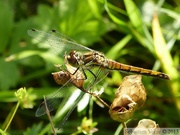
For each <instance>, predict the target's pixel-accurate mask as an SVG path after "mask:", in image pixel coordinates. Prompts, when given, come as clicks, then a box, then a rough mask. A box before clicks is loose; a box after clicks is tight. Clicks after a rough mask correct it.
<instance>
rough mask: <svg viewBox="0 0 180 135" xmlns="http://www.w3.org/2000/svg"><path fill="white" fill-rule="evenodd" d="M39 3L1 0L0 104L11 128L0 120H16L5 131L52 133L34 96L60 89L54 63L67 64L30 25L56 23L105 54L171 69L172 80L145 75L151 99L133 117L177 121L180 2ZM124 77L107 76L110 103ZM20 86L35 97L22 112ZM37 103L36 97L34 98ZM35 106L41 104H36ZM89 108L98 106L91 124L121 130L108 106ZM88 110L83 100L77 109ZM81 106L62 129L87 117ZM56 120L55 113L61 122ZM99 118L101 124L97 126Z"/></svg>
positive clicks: (77, 0)
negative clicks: (30, 31) (18, 95)
mask: <svg viewBox="0 0 180 135" xmlns="http://www.w3.org/2000/svg"><path fill="white" fill-rule="evenodd" d="M36 2H37V3H32V2H31V1H29V0H28V1H22V0H19V1H18V0H16V1H14V2H10V1H6V0H2V1H0V7H1V8H0V45H1V47H0V65H1V66H0V107H1V114H2V116H3V117H2V119H3V121H4V122H1V123H0V125H1V130H0V132H1V133H3V131H5V130H4V128H2V127H3V124H4V123H6V122H7V123H8V122H9V123H10V124H11V125H10V127H11V128H9V130H7V131H6V132H5V133H6V134H8V133H9V134H15V131H19V133H20V134H23V133H24V134H26V135H30V134H50V133H51V127H50V125H48V124H47V123H48V120H47V118H46V116H45V117H40V118H36V117H35V115H34V114H35V109H36V108H37V107H38V106H35V104H34V102H35V101H34V100H36V99H43V95H48V94H50V93H52V92H55V91H56V90H57V89H58V88H59V87H60V86H58V85H57V84H55V83H54V80H53V78H52V76H51V73H52V72H54V71H55V70H57V69H56V68H55V67H54V64H62V62H63V58H61V57H60V56H59V55H58V54H57V53H55V52H53V51H52V48H51V47H50V46H49V45H48V43H45V41H44V40H43V41H35V40H34V39H33V38H32V37H30V36H29V35H28V34H27V30H28V29H31V28H36V29H39V30H41V31H49V30H51V29H56V30H57V31H60V32H61V33H63V34H66V35H68V36H69V37H70V38H71V39H73V40H75V41H76V42H78V43H81V44H83V45H86V46H88V47H90V48H92V49H95V50H98V51H100V52H103V53H105V55H106V56H107V57H108V58H110V59H114V60H116V61H118V62H122V63H126V64H131V65H134V66H139V67H143V68H149V69H151V68H152V69H153V70H159V69H160V70H162V71H163V72H165V73H167V74H169V75H170V76H171V79H172V80H171V81H165V80H160V79H156V78H151V77H144V78H143V83H144V85H145V88H146V90H147V95H148V98H147V102H146V103H145V105H144V107H143V108H142V109H141V110H140V111H139V112H137V113H136V114H135V116H134V118H135V119H138V120H140V119H141V118H150V119H153V120H155V121H156V122H157V123H158V124H159V126H160V127H178V126H179V124H180V123H179V117H180V114H179V112H180V100H179V99H180V97H179V96H180V93H179V91H180V84H179V82H180V77H179V76H180V72H179V67H180V62H179V60H180V46H179V45H178V44H179V39H180V36H179V28H180V23H179V18H180V16H179V11H180V10H179V9H180V3H178V2H177V1H170V2H166V1H158V2H157V1H153V0H152V1H138V2H137V1H136V2H134V1H132V0H124V1H123V2H120V1H111V2H110V1H107V0H104V1H103V0H83V1H82V0H60V1H45V2H44V3H42V2H41V1H36ZM156 15H157V16H156ZM123 75H124V74H123ZM122 77H123V76H122V74H120V73H119V72H114V71H113V72H112V73H111V74H110V76H108V77H107V78H106V79H105V80H104V87H105V92H104V93H103V94H102V98H103V99H104V100H105V101H107V102H108V103H111V102H112V100H113V97H114V92H115V90H116V89H117V88H118V86H119V85H120V82H121V79H122ZM19 87H26V88H27V96H28V98H25V99H27V101H29V102H25V101H26V100H25V101H24V102H25V103H26V104H24V105H22V106H21V108H18V109H17V108H16V109H17V110H18V111H17V112H16V111H14V108H13V107H12V104H13V105H14V106H16V103H14V102H17V104H19V101H18V99H17V98H16V97H15V95H14V92H15V91H14V90H13V89H19ZM39 103H40V102H39ZM39 103H38V100H36V105H38V104H39ZM33 107H34V108H35V109H30V108H33ZM25 108H26V109H25ZM27 108H29V109H27ZM89 108H91V110H89V112H90V111H92V108H93V111H92V112H93V115H92V114H91V115H90V114H89V115H90V116H89V117H90V119H91V120H92V121H91V122H92V125H90V126H92V127H93V128H98V130H99V131H97V134H103V135H105V134H113V133H116V134H118V133H119V132H120V128H118V124H119V123H117V122H115V121H112V120H111V119H110V117H109V115H108V110H107V109H106V108H105V109H103V108H100V107H99V106H96V105H95V104H94V105H93V107H89ZM87 109H88V108H87V107H86V106H84V111H81V112H78V114H79V115H78V116H80V117H81V116H82V115H83V114H84V115H85V114H87V113H86V111H87ZM81 110H82V109H81ZM12 112H16V115H17V118H16V119H13V120H12V121H14V122H12V123H11V120H10V119H9V118H10V116H12V115H10V114H13V113H12ZM75 112H76V111H74V113H73V114H72V116H70V118H69V120H68V121H67V122H66V124H65V127H64V128H63V130H62V129H61V130H58V131H57V132H58V133H62V134H71V133H75V132H76V127H78V126H79V125H80V123H81V118H82V119H83V117H81V118H80V117H77V114H76V113H75ZM7 114H9V116H7ZM15 117H16V116H15ZM88 119H89V118H88ZM58 120H59V118H58V119H56V118H55V121H56V122H57V121H58ZM5 121H6V122H5ZM94 121H95V122H94ZM41 122H43V123H45V124H42V123H41ZM96 122H98V125H97V126H95V125H93V123H96ZM15 123H16V124H15ZM17 123H18V124H17ZM37 123H39V124H37ZM107 125H112V126H110V127H109V126H107ZM127 125H129V126H132V127H135V126H136V125H137V122H136V121H133V119H132V120H131V121H130V122H129V123H128V124H127ZM120 127H121V126H120ZM81 128H82V127H81ZM79 129H80V128H79ZM81 130H82V129H81ZM115 130H117V131H115ZM77 132H78V131H77ZM5 133H4V134H5Z"/></svg>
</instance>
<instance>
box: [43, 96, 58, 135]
mask: <svg viewBox="0 0 180 135" xmlns="http://www.w3.org/2000/svg"><path fill="white" fill-rule="evenodd" d="M44 104H45V107H46V114H47V116H48V119H49V121H50V124H51V128H52V132H53V134H54V135H57V134H56V131H55V128H54V125H53V122H52V119H51V115H50V112H49V109H48V107H47V104H46V98H45V96H44Z"/></svg>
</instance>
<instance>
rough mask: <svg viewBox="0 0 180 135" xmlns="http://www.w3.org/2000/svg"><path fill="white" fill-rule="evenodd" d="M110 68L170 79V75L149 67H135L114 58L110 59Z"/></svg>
mask: <svg viewBox="0 0 180 135" xmlns="http://www.w3.org/2000/svg"><path fill="white" fill-rule="evenodd" d="M107 68H108V69H110V70H121V71H126V72H131V73H138V74H142V75H147V76H154V77H159V78H163V79H168V80H170V77H169V76H168V75H167V74H165V73H162V72H157V71H153V70H149V69H144V68H140V67H135V66H131V65H126V64H123V63H118V62H116V61H113V60H108V67H107Z"/></svg>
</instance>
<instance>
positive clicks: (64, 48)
mask: <svg viewBox="0 0 180 135" xmlns="http://www.w3.org/2000/svg"><path fill="white" fill-rule="evenodd" d="M27 33H28V34H29V35H30V36H31V37H33V38H35V39H36V40H38V41H48V44H49V45H50V46H51V47H52V48H53V49H54V50H55V52H57V53H58V54H59V55H61V56H64V53H65V52H66V53H67V54H69V52H70V51H72V50H77V51H81V52H87V51H93V50H92V49H90V48H88V47H85V46H83V45H81V44H78V43H76V42H74V41H73V40H71V39H70V38H68V37H67V36H65V35H63V34H61V33H58V32H56V31H55V30H52V31H50V32H47V33H46V32H43V31H40V30H36V29H31V30H28V31H27Z"/></svg>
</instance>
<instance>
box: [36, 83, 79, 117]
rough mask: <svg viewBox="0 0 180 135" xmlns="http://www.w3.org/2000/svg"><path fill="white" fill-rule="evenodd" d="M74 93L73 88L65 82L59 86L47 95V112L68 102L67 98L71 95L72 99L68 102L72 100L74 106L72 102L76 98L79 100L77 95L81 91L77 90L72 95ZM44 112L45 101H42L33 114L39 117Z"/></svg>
mask: <svg viewBox="0 0 180 135" xmlns="http://www.w3.org/2000/svg"><path fill="white" fill-rule="evenodd" d="M78 91H79V90H78ZM74 93H75V88H73V87H70V85H68V84H65V85H63V86H62V87H61V88H59V89H58V90H57V91H56V92H54V93H52V94H51V95H49V96H47V97H46V104H47V108H48V110H49V112H51V111H53V110H54V109H57V108H58V107H59V108H63V107H64V105H65V104H66V103H67V102H68V100H69V99H70V97H72V96H74V97H73V100H74V101H70V102H73V106H76V105H77V104H74V102H76V101H77V100H78V101H79V100H80V99H79V97H78V96H79V95H80V94H81V93H82V92H81V91H79V92H78V93H77V92H76V95H73V94H74ZM71 99H72V98H71ZM71 105H72V104H71ZM74 108H75V107H74ZM45 114H46V107H45V103H44V102H42V103H41V104H40V106H39V108H38V109H37V110H36V113H35V116H36V117H40V116H42V115H45Z"/></svg>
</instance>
